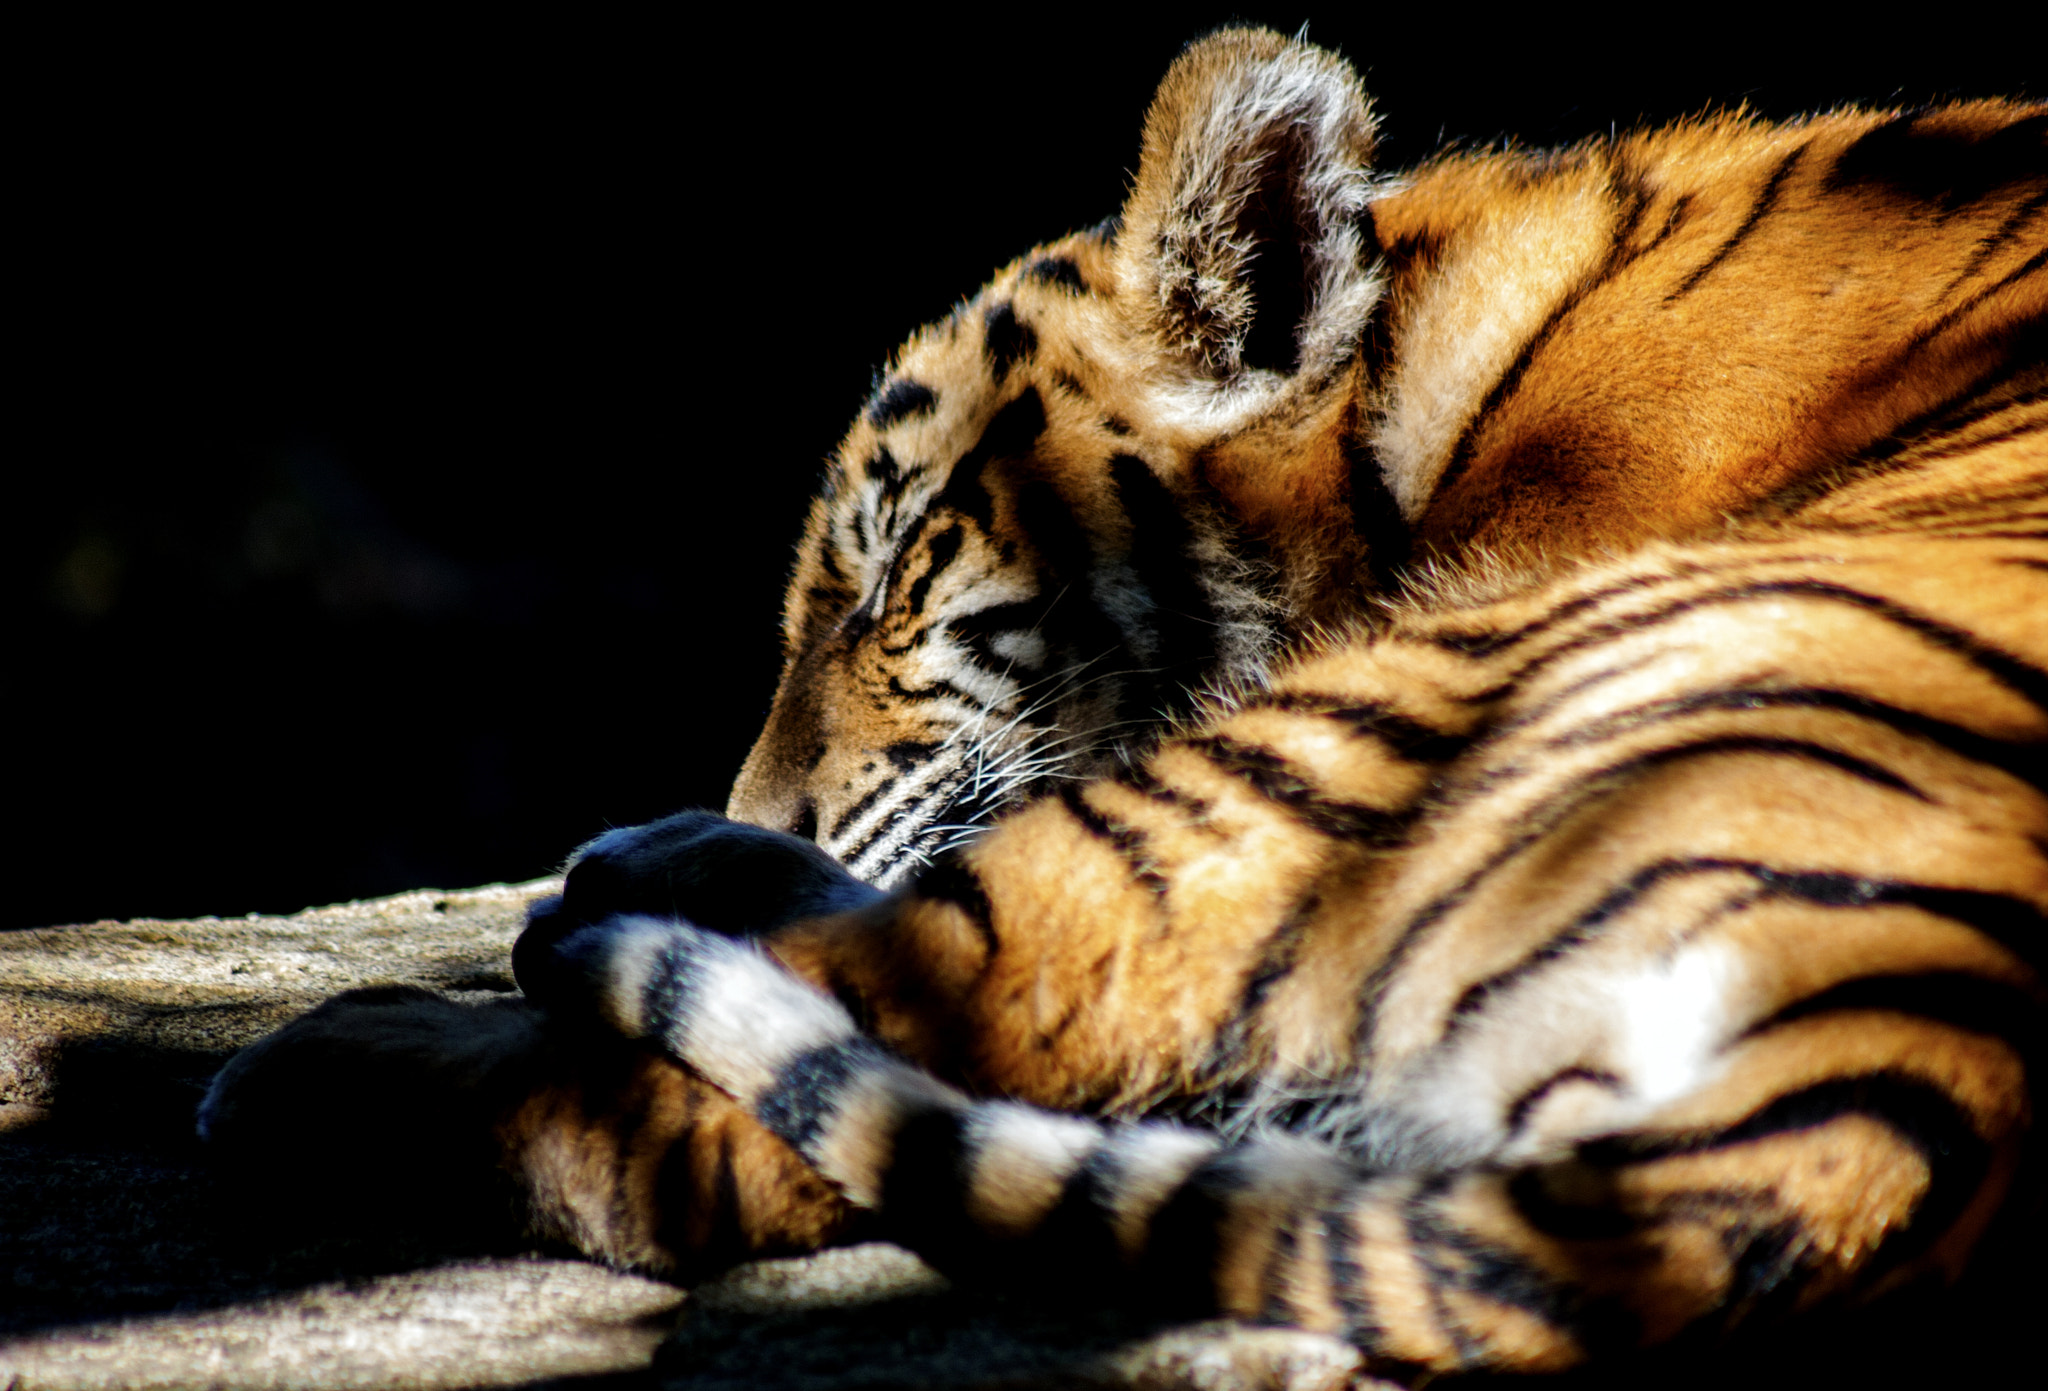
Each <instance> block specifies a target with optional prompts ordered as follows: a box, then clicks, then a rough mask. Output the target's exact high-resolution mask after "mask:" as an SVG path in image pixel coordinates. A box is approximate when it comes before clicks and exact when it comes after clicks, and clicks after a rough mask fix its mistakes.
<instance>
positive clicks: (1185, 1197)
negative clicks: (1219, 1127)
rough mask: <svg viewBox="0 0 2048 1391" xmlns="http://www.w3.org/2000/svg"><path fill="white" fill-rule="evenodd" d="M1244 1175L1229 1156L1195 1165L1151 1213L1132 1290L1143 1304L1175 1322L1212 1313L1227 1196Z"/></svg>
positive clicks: (1220, 1153) (1221, 1154)
mask: <svg viewBox="0 0 2048 1391" xmlns="http://www.w3.org/2000/svg"><path fill="white" fill-rule="evenodd" d="M1242 1182H1243V1176H1242V1174H1241V1173H1240V1171H1239V1169H1238V1167H1237V1163H1236V1160H1235V1159H1234V1157H1233V1155H1232V1153H1231V1151H1229V1150H1219V1151H1218V1152H1217V1153H1216V1154H1214V1155H1211V1156H1210V1157H1209V1158H1207V1159H1205V1160H1203V1161H1202V1162H1201V1163H1200V1164H1198V1165H1196V1166H1195V1168H1194V1171H1193V1172H1191V1173H1190V1174H1189V1175H1188V1176H1187V1178H1185V1179H1184V1180H1182V1181H1181V1185H1180V1187H1178V1188H1176V1189H1175V1190H1174V1191H1173V1195H1172V1196H1171V1197H1169V1198H1168V1199H1167V1200H1166V1201H1165V1202H1164V1203H1161V1204H1160V1205H1159V1209H1158V1211H1156V1212H1154V1213H1153V1214H1152V1221H1151V1223H1150V1225H1149V1227H1148V1229H1147V1232H1146V1240H1145V1253H1144V1256H1143V1258H1142V1259H1141V1260H1140V1261H1139V1263H1138V1271H1137V1278H1136V1279H1135V1280H1133V1281H1132V1285H1133V1287H1134V1288H1135V1289H1136V1290H1137V1291H1139V1292H1140V1299H1141V1302H1142V1303H1143V1304H1144V1305H1146V1306H1149V1307H1150V1308H1152V1309H1154V1310H1156V1311H1158V1312H1160V1313H1163V1314H1170V1315H1173V1316H1176V1317H1181V1318H1186V1317H1190V1316H1193V1317H1200V1316H1202V1315H1206V1314H1211V1313H1214V1312H1216V1264H1217V1259H1218V1257H1219V1256H1220V1255H1221V1254H1222V1245H1223V1242H1222V1229H1223V1224H1224V1219H1225V1218H1226V1217H1227V1216H1228V1215H1229V1195H1230V1193H1231V1192H1232V1190H1233V1189H1235V1188H1237V1187H1238V1186H1240V1185H1241V1184H1242Z"/></svg>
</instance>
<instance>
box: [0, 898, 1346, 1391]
mask: <svg viewBox="0 0 2048 1391" xmlns="http://www.w3.org/2000/svg"><path fill="white" fill-rule="evenodd" d="M558 887H559V883H558V881H552V880H546V881H541V882H538V883H534V884H525V885H517V886H495V887H491V888H485V889H476V890H470V891H467V892H461V893H413V894H403V895H400V896H398V897H396V898H389V899H383V900H378V901H375V902H368V903H353V904H343V905H339V906H336V907H332V908H319V909H313V910H310V911H308V912H304V913H299V914H295V915H293V916H291V917H285V918H266V917H252V918H246V919H229V920H223V919H217V918H202V919H198V920H196V921H190V922H125V923H112V922H107V923H93V924H88V925H83V926H76V927H55V928H45V929H36V930H30V931H18V932H7V933H0V1388H5V1391H32V1389H34V1388H62V1387H81V1388H82V1387H184V1386H209V1387H284V1386H333V1387H361V1388H400V1387H404V1388H442V1387H485V1386H520V1385H533V1384H544V1383H553V1382H559V1381H564V1380H570V1379H573V1380H574V1381H575V1382H576V1383H577V1384H583V1383H585V1382H586V1381H588V1380H589V1379H592V1378H596V1379H597V1380H599V1381H617V1382H620V1383H621V1384H633V1385H647V1386H655V1385H663V1386H693V1387H694V1386H706V1387H711V1386H732V1387H741V1386H747V1387H756V1386H789V1387H817V1388H833V1391H850V1388H854V1387H881V1386H911V1385H922V1386H962V1385H982V1386H988V1387H1036V1386H1099V1387H1120V1386H1124V1387H1148V1388H1150V1387H1170V1386H1176V1387H1177V1386H1202V1387H1214V1388H1219V1391H1220V1388H1236V1387H1243V1388H1247V1391H1250V1388H1283V1387H1284V1388H1289V1391H1321V1388H1327V1387H1336V1386H1342V1385H1348V1384H1352V1383H1353V1373H1354V1372H1355V1371H1356V1369H1357V1367H1358V1357H1357V1355H1356V1353H1355V1352H1353V1351H1352V1350H1350V1349H1349V1348H1347V1347H1345V1346H1344V1345H1342V1344H1340V1343H1337V1342H1335V1341H1333V1340H1330V1339H1324V1338H1315V1337H1310V1336H1308V1335H1302V1334H1294V1333H1285V1332H1275V1331H1273V1330H1264V1331H1252V1330H1243V1329H1234V1328H1230V1327H1227V1326H1223V1325H1211V1326H1198V1327H1194V1328H1189V1329H1180V1330H1173V1331H1170V1332H1169V1333H1167V1334H1164V1335H1152V1336H1145V1335H1144V1332H1143V1330H1133V1329H1130V1328H1126V1327H1124V1326H1122V1325H1120V1324H1118V1323H1117V1322H1116V1321H1115V1319H1114V1318H1112V1317H1109V1316H1103V1317H1099V1318H1081V1319H1076V1318H1072V1317H1069V1318H1066V1319H1048V1318H1046V1317H1044V1316H1042V1315H1036V1314H1033V1313H1030V1312H1028V1311H1021V1310H1016V1309H1012V1308H1009V1307H1007V1306H1005V1305H1003V1304H1002V1303H1001V1302H1000V1301H991V1300H985V1299H977V1298H975V1297H973V1296H970V1295H961V1294H958V1293H955V1292H954V1291H952V1290H951V1289H950V1288H949V1287H948V1286H947V1285H946V1282H945V1281H944V1280H942V1279H941V1278H940V1277H938V1276H937V1275H936V1274H934V1273H933V1272H932V1271H931V1270H930V1269H929V1268H927V1267H926V1266H924V1265H923V1264H922V1263H920V1262H918V1261H917V1260H916V1259H915V1258H914V1257H912V1256H910V1255H908V1254H907V1253H905V1252H903V1251H900V1250H898V1249H896V1248H894V1247H890V1246H882V1245H869V1246H860V1247H852V1248H848V1249H845V1250H838V1251H828V1252H823V1253H821V1254H819V1255H818V1256H814V1257H811V1258H808V1259H805V1260H790V1261H765V1262H760V1263H757V1264H755V1265H752V1266H747V1267H742V1268H741V1269H740V1270H737V1271H734V1272H732V1273H730V1274H728V1275H727V1276H725V1277H724V1278H722V1279H720V1280H718V1281H715V1282H713V1283H711V1284H709V1285H705V1286H702V1287H700V1288H699V1289H698V1290H696V1291H694V1292H691V1293H688V1294H686V1293H685V1292H684V1291H683V1290H681V1289H679V1288H677V1287H675V1286H673V1285H669V1284H666V1283H663V1282H661V1281H658V1280H649V1279H645V1278H643V1277H640V1276H637V1275H630V1274H623V1273H619V1272H616V1271H610V1270H606V1269H605V1268H603V1267H601V1266H597V1265H593V1264H590V1263H588V1262H585V1261H581V1260H577V1259H574V1258H573V1257H572V1256H570V1255H568V1254H567V1253H563V1252H559V1251H549V1252H541V1251H533V1250H527V1249H522V1243H521V1242H520V1241H519V1240H518V1239H517V1237H516V1235H513V1234H510V1233H507V1234H504V1238H503V1239H502V1240H500V1241H498V1242H496V1243H494V1244H491V1249H486V1250H481V1251H479V1250H474V1249H469V1250H449V1249H446V1248H438V1249H437V1248H436V1246H435V1245H434V1244H433V1242H432V1241H431V1240H426V1239H422V1240H409V1239H407V1238H406V1237H405V1236H404V1235H403V1234H400V1235H398V1236H395V1237H394V1236H392V1235H389V1234H373V1233H360V1234H352V1233H348V1232H342V1233H336V1232H332V1231H316V1232H315V1233H314V1234H312V1235H308V1234H306V1233H303V1232H300V1231H297V1230H283V1229H280V1228H279V1227H278V1226H277V1225H276V1224H275V1223H273V1222H271V1221H270V1220H269V1219H268V1218H267V1216H264V1215H260V1214H259V1215H256V1216H254V1217H252V1214H251V1213H250V1212H248V1211H247V1210H245V1209H243V1208H241V1207H239V1206H238V1204H237V1197H238V1194H237V1193H236V1192H235V1191H234V1190H233V1188H232V1185H231V1184H229V1183H228V1182H227V1181H226V1180H225V1179H224V1178H223V1177H222V1176H220V1175H218V1174H216V1173H214V1172H213V1171H212V1170H211V1169H210V1168H209V1167H208V1164H207V1160H206V1155H205V1154H204V1152H203V1150H202V1149H201V1147H200V1146H199V1144H198V1143H197V1141H196V1139H195V1138H194V1137H193V1134H192V1112H193V1108H194V1107H195V1106H196V1105H197V1103H198V1100H199V1098H200V1095H201V1094H202V1092H203V1091H204V1089H205V1086H206V1082H207V1080H208V1079H209V1078H210V1077H211V1076H212V1074H213V1072H214V1071H215V1070H216V1069H217V1068H218V1067H219V1066H220V1065H221V1063H223V1062H224V1061H225V1060H226V1059H227V1058H228V1056H229V1055H231V1054H232V1053H233V1052H234V1051H235V1050H236V1049H238V1048H240V1047H241V1046H243V1045H244V1044H246V1043H249V1042H250V1041H252V1040H254V1039H255V1038H257V1037H259V1036H261V1035H262V1034H263V1033H265V1032H267V1031H269V1030H270V1029H273V1028H275V1027H277V1026H278V1025H280V1024H282V1023H284V1022H285V1021H286V1020H288V1019H290V1018H292V1017H293V1016H294V1015H297V1014H299V1013H301V1012H302V1011H304V1010H307V1009H310V1008H312V1007H313V1006H314V1005H317V1004H318V1003H319V1002H320V1001H321V1000H323V999H325V998H327V997H328V996H330V995H333V994H335V993H336V992H338V991H342V990H347V989H351V988H354V987H358V986H365V985H376V984H385V983H393V982H398V983H406V984H415V985H425V986H428V987H431V988H434V989H437V990H441V991H444V992H448V993H449V994H451V995H453V996H455V997H456V998H458V999H468V1000H483V999H488V998H491V997H492V996H493V995H502V994H504V993H506V992H509V991H511V990H513V989H514V986H513V983H512V979H511V975H510V971H509V967H508V962H509V961H510V953H511V948H512V942H513V939H514V938H515V937H517V936H518V933H519V928H520V925H521V923H522V921H523V917H524V911H525V905H526V903H527V901H528V900H529V899H530V898H532V897H534V896H535V895H537V894H540V893H546V892H551V891H553V890H554V889H556V888H558ZM664 1340H666V1345H664Z"/></svg>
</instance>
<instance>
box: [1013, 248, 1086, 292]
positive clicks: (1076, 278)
mask: <svg viewBox="0 0 2048 1391" xmlns="http://www.w3.org/2000/svg"><path fill="white" fill-rule="evenodd" d="M1024 278H1025V279H1026V280H1028V281H1030V282H1032V283H1033V284H1036V285H1050V286H1052V287H1054V288H1055V289H1061V290H1071V291H1072V292H1074V293H1075V294H1078V295H1085V294H1087V293H1088V282H1087V281H1086V280H1084V279H1082V277H1081V268H1080V267H1079V266H1078V265H1076V264H1074V261H1073V258H1072V257H1068V256H1040V257H1039V258H1038V259H1037V260H1035V261H1033V262H1032V263H1031V264H1030V265H1028V266H1026V267H1024Z"/></svg>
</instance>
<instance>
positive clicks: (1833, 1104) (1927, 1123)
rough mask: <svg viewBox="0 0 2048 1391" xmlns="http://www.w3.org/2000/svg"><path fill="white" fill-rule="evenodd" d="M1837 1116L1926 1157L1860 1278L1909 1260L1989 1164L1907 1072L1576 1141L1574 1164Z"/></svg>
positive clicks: (1613, 1161) (1737, 1138)
mask: <svg viewBox="0 0 2048 1391" xmlns="http://www.w3.org/2000/svg"><path fill="white" fill-rule="evenodd" d="M1844 1116H1867V1117H1869V1118H1870V1119H1872V1120H1876V1121H1878V1122H1880V1123H1882V1124H1884V1125H1885V1126H1887V1127H1888V1128H1890V1130H1891V1131H1892V1133H1894V1134H1895V1135H1897V1136H1899V1138H1900V1139H1902V1140H1904V1141H1906V1143H1908V1144H1910V1145H1912V1146H1913V1147H1914V1148H1915V1149H1916V1150H1918V1151H1919V1152H1920V1155H1921V1157H1922V1158H1923V1159H1925V1161H1926V1163H1927V1168H1928V1172H1929V1175H1930V1181H1929V1184H1928V1189H1927V1192H1926V1194H1925V1196H1923V1197H1922V1198H1921V1200H1920V1205H1919V1207H1918V1208H1917V1209H1915V1211H1914V1213H1913V1216H1912V1219H1911V1220H1910V1221H1909V1222H1908V1223H1906V1225H1905V1226H1903V1227H1895V1228H1893V1229H1892V1230H1891V1231H1890V1232H1888V1233H1887V1234H1886V1236H1885V1240H1884V1242H1883V1245H1882V1246H1881V1247H1880V1248H1879V1249H1880V1261H1878V1262H1874V1263H1873V1267H1874V1268H1873V1267H1866V1268H1865V1271H1864V1272H1863V1275H1864V1279H1865V1280H1866V1281H1868V1280H1869V1279H1870V1278H1871V1277H1872V1276H1874V1275H1875V1274H1877V1273H1878V1272H1879V1271H1881V1270H1882V1269H1884V1268H1887V1267H1895V1266H1897V1265H1900V1264H1903V1263H1905V1262H1907V1261H1910V1260H1912V1259H1913V1258H1914V1257H1915V1256H1918V1255H1919V1254H1921V1253H1922V1252H1924V1251H1925V1250H1926V1249H1927V1248H1928V1247H1929V1246H1931V1245H1933V1244H1934V1243H1935V1242H1936V1241H1938V1240H1939V1239H1940V1238H1941V1236H1942V1235H1943V1234H1944V1233H1945V1232H1947V1230H1948V1229H1949V1227H1950V1226H1951V1225H1953V1224H1954V1222H1955V1220H1956V1218H1957V1217H1958V1216H1960V1215H1961V1213H1962V1211H1963V1209H1964V1208H1965V1207H1967V1206H1968V1205H1969V1202H1970V1200H1971V1199H1972V1198H1973V1197H1975V1196H1976V1193H1977V1190H1978V1188H1979V1186H1980V1185H1981V1184H1982V1183H1983V1180H1984V1177H1985V1174H1986V1172H1987V1171H1988V1169H1989V1167H1990V1158H1991V1147H1990V1146H1989V1145H1987V1144H1986V1143H1985V1142H1984V1140H1983V1139H1982V1138H1981V1137H1979V1136H1978V1134H1977V1132H1976V1129H1975V1128H1974V1127H1973V1126H1972V1125H1971V1124H1970V1121H1969V1118H1968V1117H1967V1116H1966V1115H1964V1114H1963V1112H1962V1110H1961V1109H1960V1108H1959V1107H1958V1106H1957V1105H1956V1103H1955V1102H1954V1100H1953V1099H1951V1098H1950V1097H1949V1095H1948V1094H1947V1093H1946V1092H1944V1091H1942V1090H1941V1089H1940V1088H1939V1087H1937V1086H1935V1085H1934V1084H1932V1083H1930V1082H1928V1081H1925V1080H1924V1079H1922V1078H1919V1077H1914V1076H1912V1075H1910V1074H1907V1073H1901V1072H1894V1071H1890V1070H1883V1071H1878V1072H1871V1073H1865V1074H1862V1075H1860V1076H1854V1077H1837V1078H1832V1079H1830V1080H1828V1081H1825V1082H1817V1083H1815V1084H1814V1085H1812V1086H1810V1087H1805V1088H1802V1089H1801V1090H1799V1091H1796V1092H1788V1093H1786V1094H1784V1095H1782V1096H1779V1097H1776V1098H1773V1099H1772V1100H1771V1101H1770V1102H1769V1103H1768V1104H1766V1105H1764V1106H1763V1107H1761V1108H1759V1109H1758V1110H1756V1111H1754V1112H1752V1113H1751V1114H1750V1115H1748V1116H1745V1117H1744V1118H1743V1119H1741V1120H1739V1121H1737V1122H1735V1123H1734V1124H1733V1125H1728V1126H1724V1127H1722V1128H1720V1129H1718V1130H1711V1131H1705V1132H1695V1133H1691V1134H1683V1135H1652V1134H1638V1135H1624V1136H1615V1137H1612V1138H1608V1139H1600V1140H1590V1141H1587V1142H1586V1143H1585V1144H1582V1145H1580V1146H1579V1147H1578V1150H1577V1157H1578V1159H1579V1161H1580V1162H1581V1163H1584V1164H1587V1165H1590V1166H1592V1167H1594V1168H1596V1169H1613V1168H1622V1167H1626V1166H1630V1165H1636V1164H1646V1163H1652V1162H1655V1161H1656V1160H1659V1159H1667V1158H1671V1157H1674V1156H1679V1155H1696V1154H1707V1153H1712V1152H1714V1151H1718V1150H1725V1149H1732V1148H1734V1147H1736V1146H1738V1145H1745V1144H1748V1143H1750V1142H1751V1141H1754V1140H1763V1139H1769V1138H1771V1137H1773V1136H1777V1135H1787V1134H1792V1133H1794V1132H1797V1131H1801V1130H1812V1129H1816V1128H1818V1127H1820V1126H1823V1125H1826V1124H1828V1123H1829V1122H1830V1121H1834V1120H1837V1119H1840V1118H1841V1117H1844Z"/></svg>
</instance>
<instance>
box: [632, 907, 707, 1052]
mask: <svg viewBox="0 0 2048 1391" xmlns="http://www.w3.org/2000/svg"><path fill="white" fill-rule="evenodd" d="M695 957H696V954H695V953H694V952H692V951H691V950H690V942H689V939H688V938H687V937H686V936H684V934H682V933H680V932H678V933H676V934H674V935H673V936H671V937H670V938H669V940H668V941H667V942H664V943H663V944H662V946H661V949H660V950H659V951H658V952H656V953H655V955H654V969H653V970H652V971H650V972H648V975H647V982H646V984H645V986H643V987H642V989H641V993H640V1013H641V1024H642V1027H643V1028H644V1029H645V1030H646V1033H647V1035H648V1036H649V1037H650V1038H657V1039H661V1040H663V1041H664V1042H669V1040H670V1034H671V1033H672V1031H673V1030H674V1028H675V1026H676V1022H677V1021H678V1020H681V1019H685V1018H687V1017H688V1015H689V1014H690V1012H691V1010H692V1009H693V1008H694V1007H695V1004H696V990H695V988H694V986H695V982H696V979H697V967H698V965H699V964H700V963H699V962H698V961H697V960H696V959H695ZM671 1051H675V1050H674V1049H673V1047H671Z"/></svg>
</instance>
